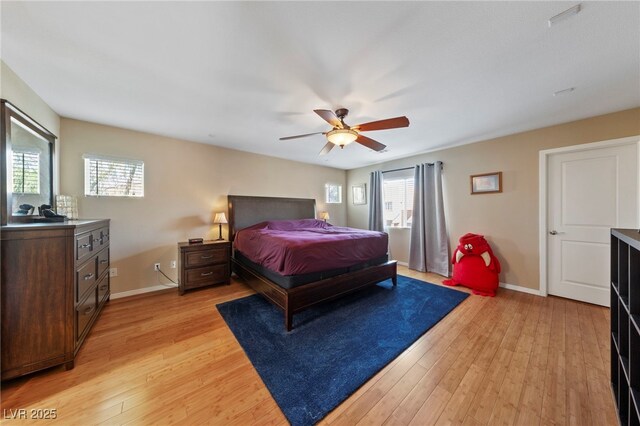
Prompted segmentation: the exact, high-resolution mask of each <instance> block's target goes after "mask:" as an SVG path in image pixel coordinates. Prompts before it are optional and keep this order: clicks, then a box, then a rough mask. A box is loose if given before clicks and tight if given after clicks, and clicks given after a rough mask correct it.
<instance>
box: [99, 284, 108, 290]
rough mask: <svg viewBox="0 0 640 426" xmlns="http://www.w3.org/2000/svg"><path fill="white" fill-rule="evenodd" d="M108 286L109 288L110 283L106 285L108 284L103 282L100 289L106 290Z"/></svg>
mask: <svg viewBox="0 0 640 426" xmlns="http://www.w3.org/2000/svg"><path fill="white" fill-rule="evenodd" d="M107 288H109V286H108V285H106V284H102V285H101V286H100V290H106V289H107Z"/></svg>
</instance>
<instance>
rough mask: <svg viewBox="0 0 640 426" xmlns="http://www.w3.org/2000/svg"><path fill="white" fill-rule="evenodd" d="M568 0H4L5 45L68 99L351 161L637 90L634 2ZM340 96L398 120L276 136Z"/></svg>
mask: <svg viewBox="0 0 640 426" xmlns="http://www.w3.org/2000/svg"><path fill="white" fill-rule="evenodd" d="M574 4H576V3H573V2H475V3H474V2H471V3H457V2H402V3H401V2H389V3H387V2H385V3H382V2H348V3H335V2H295V3H294V2H274V3H271V2H258V3H256V2H251V3H245V2H214V3H212V2H189V3H187V2H127V3H124V2H117V3H115V2H55V1H54V2H39V3H31V2H7V1H3V2H2V6H1V7H2V28H1V31H2V34H1V35H2V39H1V43H2V46H1V47H2V51H1V53H2V59H3V60H4V61H5V63H6V64H7V65H9V67H11V68H12V69H13V70H14V71H15V72H16V73H17V74H18V75H19V76H20V77H21V78H23V79H24V80H25V81H26V82H27V84H29V85H30V86H31V87H32V88H33V89H34V90H35V91H36V93H38V94H39V95H40V96H41V97H42V98H43V99H44V100H45V101H46V102H47V103H48V104H49V105H50V106H51V107H52V108H53V109H54V110H55V111H56V112H57V113H59V114H60V115H62V116H65V117H72V118H76V119H81V120H88V121H93V122H97V123H103V124H108V125H114V126H120V127H124V128H129V129H135V130H141V131H145V132H150V133H154V134H159V135H166V136H172V137H175V138H180V139H186V140H191V141H197V142H203V143H209V144H213V145H218V146H224V147H229V148H234V149H239V150H243V151H250V152H256V153H261V154H267V155H273V156H277V157H282V158H288V159H292V160H298V161H304V162H308V163H316V164H322V165H328V166H332V167H338V168H344V169H350V168H355V167H359V166H363V165H367V164H372V163H377V162H381V161H387V160H390V159H394V158H399V157H405V156H408V155H411V154H415V153H419V152H424V151H429V150H433V149H436V148H441V147H445V146H451V145H459V144H463V143H470V142H474V141H479V140H483V139H487V138H491V137H496V136H502V135H507V134H511V133H516V132H520V131H524V130H529V129H534V128H539V127H544V126H549V125H553V124H557V123H562V122H567V121H571V120H575V119H580V118H584V117H589V116H594V115H598V114H603V113H607V112H613V111H619V110H623V109H627V108H632V107H636V106H639V105H640V3H639V2H597V3H595V2H587V3H583V10H582V12H580V13H579V14H578V15H577V16H573V17H570V18H567V19H565V20H563V21H562V22H560V23H558V24H557V25H554V26H553V27H551V28H549V27H548V25H547V20H548V19H549V18H550V17H551V16H553V15H556V14H558V13H559V12H561V11H563V10H565V9H567V8H569V7H571V6H573V5H574ZM568 87H575V88H576V89H575V91H574V92H572V93H570V94H566V95H561V96H556V97H554V96H553V93H554V92H556V91H558V90H562V89H566V88H568ZM338 107H346V108H349V109H350V110H351V113H350V115H349V117H348V118H347V119H346V120H345V121H346V122H347V123H348V124H352V125H353V124H357V123H361V122H365V121H370V120H376V119H383V118H389V117H395V116H399V115H406V116H407V117H409V119H410V121H411V126H410V127H409V128H406V129H397V130H387V131H379V132H369V133H367V136H369V137H372V138H374V139H376V140H378V141H380V142H382V143H384V144H386V145H387V146H388V152H386V153H382V154H379V153H375V152H373V151H371V150H368V149H366V148H364V147H362V146H359V145H357V144H352V145H350V146H348V147H346V148H345V149H344V150H342V151H341V150H339V149H334V150H333V151H332V152H331V153H330V154H329V155H327V156H324V157H318V155H317V153H318V152H319V151H320V149H321V148H322V147H323V145H324V143H325V140H324V139H323V136H322V135H318V136H314V137H309V138H305V139H298V140H292V141H286V142H281V141H278V138H279V137H281V136H289V135H295V134H300V133H310V132H317V131H326V130H328V129H329V126H328V125H327V124H326V123H325V122H323V121H322V120H321V119H320V118H319V117H318V116H316V115H315V114H314V113H313V111H312V110H313V109H315V108H326V109H336V108H338Z"/></svg>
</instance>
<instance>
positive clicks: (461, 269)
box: [443, 234, 500, 297]
mask: <svg viewBox="0 0 640 426" xmlns="http://www.w3.org/2000/svg"><path fill="white" fill-rule="evenodd" d="M451 263H453V276H452V277H451V279H450V280H445V281H444V282H443V284H445V285H450V286H454V285H463V286H465V287H469V288H470V289H472V290H473V294H479V295H481V296H492V297H493V296H495V295H496V289H497V288H498V283H499V282H498V274H500V262H499V261H498V259H497V258H496V257H495V256H494V255H493V251H492V250H491V246H489V243H488V242H487V240H485V239H484V237H483V236H482V235H477V234H466V235H463V236H462V237H460V244H459V245H458V247H457V248H456V250H455V251H454V252H453V258H452V259H451Z"/></svg>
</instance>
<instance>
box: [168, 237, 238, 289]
mask: <svg viewBox="0 0 640 426" xmlns="http://www.w3.org/2000/svg"><path fill="white" fill-rule="evenodd" d="M178 249H179V250H180V257H179V262H180V264H179V273H180V278H179V280H180V281H179V285H178V287H179V290H180V294H181V295H182V294H184V292H185V291H186V290H190V289H194V288H199V287H204V286H208V285H212V284H221V283H225V284H229V282H230V278H231V243H230V242H229V241H205V242H204V243H200V244H189V243H179V244H178Z"/></svg>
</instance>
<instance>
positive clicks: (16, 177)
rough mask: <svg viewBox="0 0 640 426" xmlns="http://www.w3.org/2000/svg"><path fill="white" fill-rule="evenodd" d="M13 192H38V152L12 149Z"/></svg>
mask: <svg viewBox="0 0 640 426" xmlns="http://www.w3.org/2000/svg"><path fill="white" fill-rule="evenodd" d="M13 192H14V193H16V194H40V153H39V152H33V151H26V150H24V151H23V150H16V149H14V151H13Z"/></svg>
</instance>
